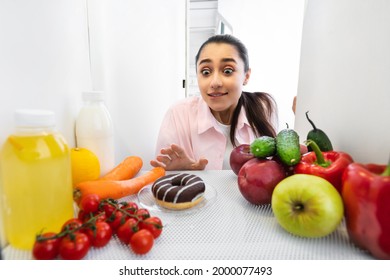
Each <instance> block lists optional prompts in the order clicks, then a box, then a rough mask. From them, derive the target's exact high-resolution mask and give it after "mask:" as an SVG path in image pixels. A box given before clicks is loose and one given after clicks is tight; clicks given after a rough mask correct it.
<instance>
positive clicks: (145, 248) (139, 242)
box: [130, 229, 154, 255]
mask: <svg viewBox="0 0 390 280" xmlns="http://www.w3.org/2000/svg"><path fill="white" fill-rule="evenodd" d="M153 244H154V238H153V235H152V234H151V233H150V231H148V230H146V229H141V230H140V231H137V232H136V233H134V234H133V236H132V237H131V238H130V247H131V249H132V250H133V251H134V253H136V254H140V255H143V254H146V253H147V252H149V251H150V250H151V249H152V247H153Z"/></svg>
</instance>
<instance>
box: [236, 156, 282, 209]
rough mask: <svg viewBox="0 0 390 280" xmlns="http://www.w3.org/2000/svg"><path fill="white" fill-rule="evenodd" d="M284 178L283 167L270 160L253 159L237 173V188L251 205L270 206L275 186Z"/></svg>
mask: <svg viewBox="0 0 390 280" xmlns="http://www.w3.org/2000/svg"><path fill="white" fill-rule="evenodd" d="M284 178H286V171H285V169H284V168H283V166H282V165H281V164H280V163H278V162H276V161H275V160H272V159H258V158H254V159H251V160H249V161H247V162H246V163H245V164H244V165H243V166H242V167H241V169H240V172H239V173H238V188H239V190H240V192H241V194H242V195H243V196H244V198H245V199H246V200H247V201H249V202H250V203H252V204H255V205H262V204H270V203H271V198H272V192H273V191H274V188H275V187H276V185H277V184H278V183H279V182H280V181H282V180H283V179H284Z"/></svg>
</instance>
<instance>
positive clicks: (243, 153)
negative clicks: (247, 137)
mask: <svg viewBox="0 0 390 280" xmlns="http://www.w3.org/2000/svg"><path fill="white" fill-rule="evenodd" d="M254 157H255V156H254V155H253V154H252V153H251V151H250V145H249V144H242V145H239V146H237V147H235V148H234V149H233V150H232V152H231V153H230V167H231V168H232V170H233V172H234V173H235V174H236V175H238V172H239V171H240V169H241V167H242V166H243V165H244V163H246V162H247V161H248V160H250V159H253V158H254Z"/></svg>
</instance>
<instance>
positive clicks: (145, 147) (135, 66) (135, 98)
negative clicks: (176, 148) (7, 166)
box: [0, 0, 186, 168]
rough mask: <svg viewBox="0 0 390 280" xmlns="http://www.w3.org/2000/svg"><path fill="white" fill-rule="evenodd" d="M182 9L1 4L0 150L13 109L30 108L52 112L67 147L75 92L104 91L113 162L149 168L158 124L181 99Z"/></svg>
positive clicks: (77, 104) (39, 0)
mask: <svg viewBox="0 0 390 280" xmlns="http://www.w3.org/2000/svg"><path fill="white" fill-rule="evenodd" d="M185 3H186V2H185V1H182V0H169V1H164V2H162V1H159V0H144V1H120V0H113V1H105V0H86V1H80V0H34V1H29V0H4V1H0V38H1V43H0V61H1V63H0V141H1V145H2V143H3V142H4V140H5V138H6V137H7V136H8V135H9V134H10V133H12V132H13V113H14V111H15V110H16V109H18V108H36V109H48V110H53V111H54V112H55V113H56V116H57V120H58V121H57V128H58V130H59V131H60V132H61V133H62V134H63V135H64V136H65V138H66V140H67V141H68V144H69V145H70V146H74V145H75V139H74V121H75V118H76V117H77V114H78V112H79V110H80V108H81V105H82V100H81V92H82V91H84V90H91V89H95V90H104V91H105V94H106V103H107V105H108V108H109V110H110V112H111V115H112V118H113V122H114V126H115V137H116V154H117V162H119V161H121V160H122V159H123V158H124V157H125V156H127V155H130V154H132V155H138V156H140V157H142V158H143V159H144V161H145V165H144V168H149V167H150V165H149V161H150V159H152V158H153V156H154V150H155V141H156V138H157V133H158V129H159V126H160V122H161V118H162V117H163V115H164V113H165V111H166V110H167V108H168V106H169V105H170V104H172V102H174V101H175V100H177V99H179V98H182V97H184V96H185V90H184V89H183V88H182V80H183V79H185V66H186V65H185V28H186V25H185V9H186V5H185ZM87 10H88V13H89V14H88V16H87ZM88 18H89V26H88V23H87V19H88ZM88 28H89V30H88ZM89 39H90V40H91V46H90V47H91V53H89V45H88V40H89ZM90 56H91V64H90V60H89V58H90ZM90 67H92V71H91V69H90Z"/></svg>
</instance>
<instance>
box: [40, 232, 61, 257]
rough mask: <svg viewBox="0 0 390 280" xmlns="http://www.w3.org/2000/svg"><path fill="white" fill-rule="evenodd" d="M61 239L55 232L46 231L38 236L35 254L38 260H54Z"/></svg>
mask: <svg viewBox="0 0 390 280" xmlns="http://www.w3.org/2000/svg"><path fill="white" fill-rule="evenodd" d="M60 241H61V239H60V238H58V237H57V235H56V233H54V232H46V233H44V234H42V235H41V238H37V240H36V241H35V243H34V246H33V256H34V258H35V259H37V260H52V259H54V258H56V257H57V255H58V250H59V246H60Z"/></svg>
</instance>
